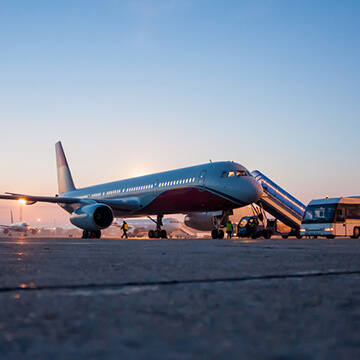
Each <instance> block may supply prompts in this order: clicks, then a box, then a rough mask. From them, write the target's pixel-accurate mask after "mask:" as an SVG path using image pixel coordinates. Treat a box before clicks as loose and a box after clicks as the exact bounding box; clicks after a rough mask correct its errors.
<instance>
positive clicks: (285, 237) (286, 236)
mask: <svg viewBox="0 0 360 360" xmlns="http://www.w3.org/2000/svg"><path fill="white" fill-rule="evenodd" d="M281 237H282V238H283V239H287V238H288V237H289V236H288V235H281Z"/></svg>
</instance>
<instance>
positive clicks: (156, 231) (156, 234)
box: [154, 230, 160, 239]
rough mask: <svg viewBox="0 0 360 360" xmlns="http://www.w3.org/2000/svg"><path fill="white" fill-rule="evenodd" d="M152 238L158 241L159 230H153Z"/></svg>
mask: <svg viewBox="0 0 360 360" xmlns="http://www.w3.org/2000/svg"><path fill="white" fill-rule="evenodd" d="M154 238H155V239H159V238H160V230H155V231H154Z"/></svg>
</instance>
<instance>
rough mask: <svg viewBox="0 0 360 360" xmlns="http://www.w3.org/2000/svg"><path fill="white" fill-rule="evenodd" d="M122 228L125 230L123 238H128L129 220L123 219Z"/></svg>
mask: <svg viewBox="0 0 360 360" xmlns="http://www.w3.org/2000/svg"><path fill="white" fill-rule="evenodd" d="M121 229H122V231H123V234H122V235H121V238H123V237H124V236H125V238H126V239H127V238H128V236H127V229H128V224H127V222H126V221H125V220H124V221H123V224H122V227H121Z"/></svg>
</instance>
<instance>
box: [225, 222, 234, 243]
mask: <svg viewBox="0 0 360 360" xmlns="http://www.w3.org/2000/svg"><path fill="white" fill-rule="evenodd" d="M226 233H227V238H228V239H231V235H232V233H233V226H232V223H231V221H230V220H229V221H228V222H227V223H226Z"/></svg>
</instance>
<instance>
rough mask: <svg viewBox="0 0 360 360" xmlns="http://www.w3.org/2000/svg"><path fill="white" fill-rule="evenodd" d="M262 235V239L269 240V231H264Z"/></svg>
mask: <svg viewBox="0 0 360 360" xmlns="http://www.w3.org/2000/svg"><path fill="white" fill-rule="evenodd" d="M262 235H263V237H264V238H265V239H270V238H271V235H272V233H271V231H270V230H264V231H263V233H262Z"/></svg>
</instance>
